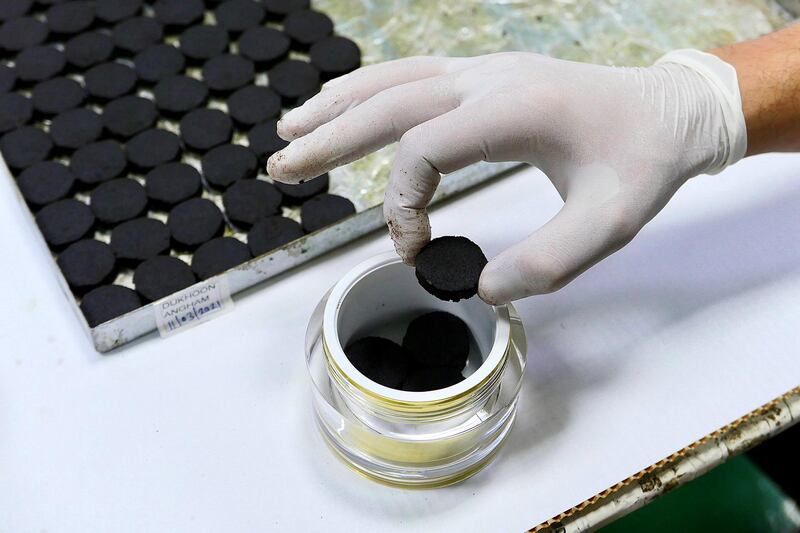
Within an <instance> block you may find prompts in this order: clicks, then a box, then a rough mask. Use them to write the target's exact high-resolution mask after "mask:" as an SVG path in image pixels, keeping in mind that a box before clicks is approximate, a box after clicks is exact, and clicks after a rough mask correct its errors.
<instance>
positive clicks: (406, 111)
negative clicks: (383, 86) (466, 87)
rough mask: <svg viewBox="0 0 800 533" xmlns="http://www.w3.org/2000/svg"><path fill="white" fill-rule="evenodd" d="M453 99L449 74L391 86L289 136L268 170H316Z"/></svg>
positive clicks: (359, 152)
mask: <svg viewBox="0 0 800 533" xmlns="http://www.w3.org/2000/svg"><path fill="white" fill-rule="evenodd" d="M458 104H459V99H458V95H457V94H456V92H455V90H454V81H453V77H452V76H438V77H435V78H427V79H424V80H419V81H415V82H411V83H406V84H404V85H398V86H396V87H392V88H390V89H387V90H385V91H382V92H380V93H378V94H376V95H375V96H373V97H372V98H370V99H369V100H367V101H366V102H364V103H363V104H361V105H359V106H356V107H355V108H353V109H351V110H350V111H348V112H346V113H344V114H343V115H340V116H338V117H336V118H335V119H333V120H332V121H331V122H328V123H327V124H323V125H322V126H320V127H319V128H317V129H315V130H314V131H312V132H311V133H309V134H308V135H305V136H304V137H301V138H299V139H296V140H294V141H292V142H291V143H290V144H289V146H287V147H286V148H284V149H283V150H281V151H280V152H278V153H276V154H274V155H273V156H272V157H270V159H269V161H268V162H267V172H268V173H269V175H270V176H271V177H272V178H274V179H276V180H278V181H282V182H286V183H297V182H299V181H302V180H306V179H309V178H313V177H315V176H319V175H320V174H323V173H325V172H328V171H329V170H331V169H334V168H336V167H338V166H341V165H344V164H347V163H350V162H351V161H355V160H356V159H359V158H361V157H363V156H364V155H366V154H368V153H370V152H374V151H375V150H378V149H379V148H382V147H384V146H386V145H387V144H390V143H392V142H395V141H398V140H399V139H400V137H402V135H403V134H404V133H405V132H406V131H408V130H409V129H411V128H413V127H414V126H416V125H418V124H421V123H423V122H426V121H428V120H430V119H432V118H434V117H436V116H439V115H441V114H443V113H447V112H448V111H450V110H452V109H454V108H455V107H456V106H458Z"/></svg>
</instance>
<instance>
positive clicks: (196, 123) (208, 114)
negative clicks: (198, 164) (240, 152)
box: [180, 108, 233, 152]
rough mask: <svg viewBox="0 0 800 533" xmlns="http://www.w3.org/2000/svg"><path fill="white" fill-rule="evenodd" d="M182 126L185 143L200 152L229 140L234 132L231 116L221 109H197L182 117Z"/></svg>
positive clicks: (182, 136)
mask: <svg viewBox="0 0 800 533" xmlns="http://www.w3.org/2000/svg"><path fill="white" fill-rule="evenodd" d="M180 126H181V139H183V143H184V144H185V145H186V146H187V147H188V148H190V149H192V150H197V151H199V152H204V151H206V150H210V149H211V148H214V147H215V146H218V145H220V144H223V143H226V142H228V141H229V140H230V138H231V134H232V133H233V121H232V120H231V117H229V116H228V115H226V114H225V112H224V111H220V110H219V109H208V108H202V109H195V110H194V111H191V112H189V113H187V114H186V115H185V116H184V117H183V118H182V119H181V124H180Z"/></svg>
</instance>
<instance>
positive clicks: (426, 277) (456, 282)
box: [415, 237, 487, 302]
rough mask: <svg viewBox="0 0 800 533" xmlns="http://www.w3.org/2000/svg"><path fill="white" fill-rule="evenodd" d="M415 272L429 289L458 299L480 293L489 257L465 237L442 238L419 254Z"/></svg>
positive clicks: (445, 296) (453, 299)
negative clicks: (480, 285)
mask: <svg viewBox="0 0 800 533" xmlns="http://www.w3.org/2000/svg"><path fill="white" fill-rule="evenodd" d="M415 263H416V275H417V280H419V283H420V285H422V286H423V287H424V288H425V290H426V291H428V292H429V293H431V294H433V295H434V296H436V297H437V298H439V299H441V300H451V301H454V302H457V301H459V300H462V299H465V298H472V297H473V296H475V295H476V294H477V293H478V282H479V281H480V277H481V272H482V271H483V267H485V266H486V263H487V260H486V256H485V255H484V254H483V252H482V251H481V249H480V247H479V246H478V245H477V244H475V243H474V242H472V241H470V240H469V239H467V238H466V237H439V238H437V239H434V240H432V241H431V242H429V243H428V244H427V245H425V247H424V248H423V249H422V250H421V251H420V252H419V253H418V254H417V257H416V260H415Z"/></svg>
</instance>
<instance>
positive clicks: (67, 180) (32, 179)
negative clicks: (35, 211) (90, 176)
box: [17, 161, 75, 208]
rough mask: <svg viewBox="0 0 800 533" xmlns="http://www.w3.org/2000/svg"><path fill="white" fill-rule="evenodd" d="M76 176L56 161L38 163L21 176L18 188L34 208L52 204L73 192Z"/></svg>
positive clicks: (18, 180) (24, 171)
mask: <svg viewBox="0 0 800 533" xmlns="http://www.w3.org/2000/svg"><path fill="white" fill-rule="evenodd" d="M74 185H75V176H74V175H73V174H72V172H71V171H70V169H69V168H67V167H66V166H64V165H62V164H61V163H56V162H55V161H42V162H41V163H36V164H35V165H32V166H30V167H28V168H26V169H25V170H23V171H22V174H20V175H19V178H18V179H17V186H18V187H19V190H20V192H21V193H22V196H23V197H24V198H25V200H26V201H27V202H28V203H29V204H30V205H31V207H33V208H38V207H41V206H44V205H47V204H51V203H53V202H56V201H58V200H61V199H62V198H65V197H66V196H67V195H69V194H70V193H71V192H72V188H73V186H74Z"/></svg>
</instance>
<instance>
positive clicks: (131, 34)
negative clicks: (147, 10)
mask: <svg viewBox="0 0 800 533" xmlns="http://www.w3.org/2000/svg"><path fill="white" fill-rule="evenodd" d="M163 36H164V27H163V26H162V25H161V23H160V22H158V21H157V20H156V19H154V18H151V17H134V18H131V19H127V20H123V21H122V22H120V23H119V24H117V25H116V26H114V30H113V31H112V33H111V37H112V39H114V45H116V47H117V48H119V49H120V50H122V51H124V52H128V53H131V54H136V53H138V52H141V51H142V50H144V49H145V48H147V47H148V46H150V45H152V44H155V43H157V42H159V41H160V40H161V38H162V37H163Z"/></svg>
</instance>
